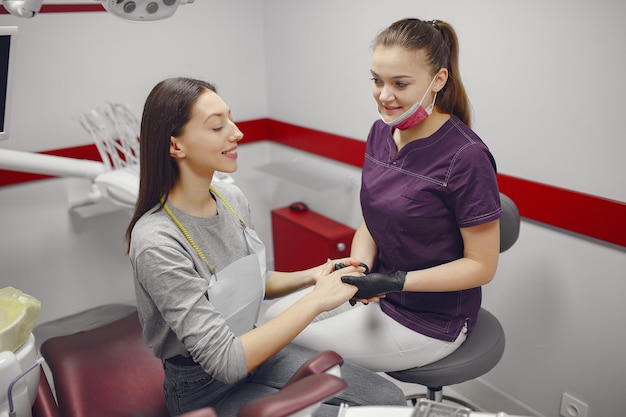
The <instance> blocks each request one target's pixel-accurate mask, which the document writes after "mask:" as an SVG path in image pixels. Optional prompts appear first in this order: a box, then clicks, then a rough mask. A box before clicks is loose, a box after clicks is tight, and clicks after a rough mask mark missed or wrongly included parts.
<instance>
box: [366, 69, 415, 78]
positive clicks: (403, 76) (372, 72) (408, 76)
mask: <svg viewBox="0 0 626 417" xmlns="http://www.w3.org/2000/svg"><path fill="white" fill-rule="evenodd" d="M370 73H371V74H372V75H373V76H374V77H379V75H378V74H376V73H375V72H374V71H373V70H370ZM391 78H393V79H400V78H413V77H412V76H411V75H402V74H401V75H394V76H393V77H391Z"/></svg>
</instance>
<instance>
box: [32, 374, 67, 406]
mask: <svg viewBox="0 0 626 417" xmlns="http://www.w3.org/2000/svg"><path fill="white" fill-rule="evenodd" d="M33 417H61V413H60V412H59V408H58V407H57V403H56V400H55V399H54V394H52V390H51V389H50V385H49V384H48V378H46V373H45V372H44V371H43V368H40V375H39V385H38V386H37V397H36V398H35V403H34V404H33Z"/></svg>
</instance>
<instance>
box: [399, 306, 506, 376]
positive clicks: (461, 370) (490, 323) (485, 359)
mask: <svg viewBox="0 0 626 417" xmlns="http://www.w3.org/2000/svg"><path fill="white" fill-rule="evenodd" d="M504 344H505V341H504V330H503V329H502V326H501V325H500V322H499V321H498V319H496V318H495V317H494V316H493V315H492V314H491V313H490V312H488V311H487V310H485V309H483V308H481V309H480V311H479V313H478V320H477V322H476V327H474V330H473V331H472V333H471V334H470V335H469V336H468V337H467V339H466V340H465V342H464V343H463V344H462V345H461V347H459V348H458V349H457V350H456V351H455V352H454V353H452V354H450V355H449V356H447V357H445V358H443V359H441V360H439V361H437V362H434V363H432V364H429V365H425V366H422V367H419V368H411V369H406V370H403V371H395V372H387V374H388V375H389V376H391V377H392V378H395V379H397V380H399V381H403V382H409V383H414V384H420V385H424V386H427V387H432V388H439V387H444V386H448V385H454V384H460V383H461V382H465V381H468V380H470V379H474V378H478V377H479V376H481V375H484V374H485V373H487V372H489V371H490V370H491V369H492V368H493V367H494V366H496V364H497V363H498V362H499V361H500V358H501V357H502V354H503V353H504Z"/></svg>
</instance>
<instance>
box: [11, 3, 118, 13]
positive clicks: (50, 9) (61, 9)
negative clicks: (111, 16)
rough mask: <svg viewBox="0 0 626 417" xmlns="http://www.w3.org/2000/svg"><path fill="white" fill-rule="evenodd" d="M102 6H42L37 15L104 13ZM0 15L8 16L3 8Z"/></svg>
mask: <svg viewBox="0 0 626 417" xmlns="http://www.w3.org/2000/svg"><path fill="white" fill-rule="evenodd" d="M105 11H106V9H105V8H104V6H102V4H99V3H98V4H43V5H42V6H41V9H40V10H39V13H72V12H105ZM0 14H9V12H8V11H7V10H6V9H5V8H4V7H2V8H0Z"/></svg>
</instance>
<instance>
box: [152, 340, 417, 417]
mask: <svg viewBox="0 0 626 417" xmlns="http://www.w3.org/2000/svg"><path fill="white" fill-rule="evenodd" d="M315 353H316V352H314V351H312V350H309V349H307V348H303V347H300V346H297V345H294V344H290V345H288V346H287V347H285V348H284V349H283V350H281V351H280V352H278V353H277V354H276V355H274V356H273V357H271V358H270V359H268V360H267V361H265V362H264V363H263V364H262V365H261V366H259V367H258V368H257V369H255V370H254V371H253V372H252V373H251V374H250V375H249V376H248V377H247V378H245V379H243V380H241V381H239V382H237V383H235V384H230V385H227V384H224V383H221V382H219V381H217V380H215V379H213V377H211V375H208V374H206V373H205V372H204V371H203V370H202V368H201V367H200V366H183V365H174V364H171V363H168V362H165V363H164V366H163V367H164V370H165V383H164V384H163V385H164V390H165V398H166V401H167V407H168V409H169V412H170V414H171V415H172V416H176V415H179V414H182V413H184V412H188V411H191V410H195V409H198V408H202V407H213V408H215V410H216V411H217V414H218V415H219V416H220V417H236V416H237V412H238V411H239V409H240V408H241V407H242V406H243V405H244V404H246V403H248V402H250V401H253V400H255V399H258V398H262V397H266V396H268V395H270V394H273V393H275V392H277V391H278V390H280V388H282V387H283V386H284V385H285V384H286V383H287V381H288V380H289V378H291V376H292V375H293V374H294V373H295V372H296V370H297V369H298V368H299V367H300V365H302V364H303V363H304V362H305V361H307V360H308V359H309V358H311V357H312V356H313V355H315ZM341 376H342V378H343V379H344V380H345V381H346V382H347V384H348V387H347V388H346V389H345V390H344V391H343V392H341V393H339V395H338V396H337V397H334V398H331V399H329V400H327V401H326V402H325V403H324V404H322V405H321V406H320V409H319V410H318V411H317V412H316V413H315V416H316V417H336V416H337V411H338V408H339V404H341V403H342V402H343V403H346V404H348V405H350V406H357V405H406V400H405V399H404V394H403V393H402V390H401V389H400V388H398V387H397V386H396V385H395V384H394V383H393V382H390V381H389V380H387V379H385V378H383V377H381V376H380V375H377V374H376V373H373V372H372V371H369V370H367V369H364V368H361V367H360V366H357V365H353V364H351V363H347V362H346V363H344V364H343V366H342V367H341Z"/></svg>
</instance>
